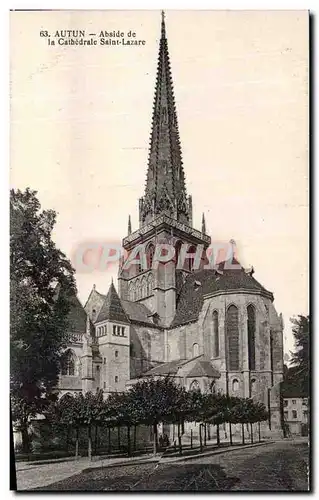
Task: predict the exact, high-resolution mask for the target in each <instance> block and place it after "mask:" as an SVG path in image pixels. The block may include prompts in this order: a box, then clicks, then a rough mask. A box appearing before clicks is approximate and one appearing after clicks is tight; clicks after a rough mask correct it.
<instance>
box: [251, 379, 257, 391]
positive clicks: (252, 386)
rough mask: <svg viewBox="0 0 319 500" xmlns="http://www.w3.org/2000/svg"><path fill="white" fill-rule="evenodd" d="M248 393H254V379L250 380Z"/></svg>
mask: <svg viewBox="0 0 319 500" xmlns="http://www.w3.org/2000/svg"><path fill="white" fill-rule="evenodd" d="M250 392H251V394H254V392H256V379H255V378H252V379H251V381H250Z"/></svg>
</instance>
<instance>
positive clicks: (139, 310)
mask: <svg viewBox="0 0 319 500" xmlns="http://www.w3.org/2000/svg"><path fill="white" fill-rule="evenodd" d="M121 303H122V306H123V309H124V311H125V313H126V314H127V316H128V317H129V318H130V320H131V321H133V322H136V323H146V324H149V325H152V326H156V325H154V323H153V321H152V313H151V311H150V310H149V309H148V308H147V307H146V306H145V305H144V304H140V303H139V302H131V301H130V300H121Z"/></svg>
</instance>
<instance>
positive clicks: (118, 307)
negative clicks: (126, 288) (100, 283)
mask: <svg viewBox="0 0 319 500" xmlns="http://www.w3.org/2000/svg"><path fill="white" fill-rule="evenodd" d="M107 319H108V320H111V321H120V322H124V323H129V321H130V320H129V318H128V316H127V315H126V313H125V311H124V309H123V306H122V303H121V300H120V298H119V296H118V294H117V291H116V290H115V286H114V284H113V282H112V283H111V286H110V288H109V291H108V293H107V295H106V297H105V300H104V303H103V305H102V307H101V310H100V312H99V315H98V317H97V319H96V323H99V322H100V321H105V320H107Z"/></svg>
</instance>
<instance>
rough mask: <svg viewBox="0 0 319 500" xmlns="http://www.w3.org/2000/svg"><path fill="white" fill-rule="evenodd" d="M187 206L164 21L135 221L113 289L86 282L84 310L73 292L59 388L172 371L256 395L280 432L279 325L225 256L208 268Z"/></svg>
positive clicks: (202, 238)
mask: <svg viewBox="0 0 319 500" xmlns="http://www.w3.org/2000/svg"><path fill="white" fill-rule="evenodd" d="M192 212H193V209H192V198H191V196H188V195H187V193H186V186H185V172H184V168H183V162H182V155H181V146H180V139H179V131H178V120H177V112H176V106H175V98H174V90H173V81H172V75H171V68H170V60H169V53H168V45H167V38H166V32H165V21H164V18H163V19H162V23H161V38H160V43H159V56H158V67H157V76H156V85H155V98H154V106H153V118H152V127H151V140H150V151H149V159H148V166H147V178H146V187H145V193H144V196H143V197H142V198H140V200H139V227H138V228H136V229H135V230H132V227H131V220H130V218H129V223H128V231H127V235H126V236H125V237H124V239H123V248H124V250H125V254H126V258H125V259H124V258H122V260H121V262H120V265H119V272H118V291H117V290H116V288H115V286H114V284H113V282H112V283H111V285H110V288H109V290H108V292H107V293H106V294H104V293H100V292H99V291H97V290H96V288H95V286H93V288H92V291H91V293H90V295H89V297H88V300H87V302H86V304H85V306H84V308H83V307H82V306H81V304H80V302H79V301H78V300H77V299H76V298H74V303H73V304H72V310H71V313H70V332H71V333H72V341H71V343H70V346H69V348H68V349H67V350H66V352H65V353H64V358H63V361H62V367H61V376H60V383H59V390H60V394H61V395H63V394H66V393H76V392H78V391H88V390H93V391H95V390H96V389H98V388H99V389H103V391H104V393H105V396H106V397H107V395H108V394H110V393H112V392H114V391H125V390H126V389H127V387H128V386H129V385H130V384H133V383H134V382H135V381H136V380H138V379H140V378H141V377H148V376H151V375H153V376H164V375H166V374H170V375H172V376H174V377H175V378H176V381H177V382H178V383H181V384H183V385H184V386H185V387H187V388H200V389H201V390H210V389H211V388H212V387H214V388H215V389H217V390H221V391H223V392H227V393H229V394H231V395H237V396H243V397H254V398H256V399H258V400H262V401H263V402H264V403H265V404H266V406H267V407H268V408H269V409H271V411H272V418H273V424H272V425H273V427H274V426H275V427H278V428H279V427H280V425H281V424H280V397H279V387H280V382H281V380H282V377H283V323H282V318H281V315H278V314H277V312H276V309H275V307H274V297H273V294H272V293H271V292H270V291H268V290H266V289H265V288H264V287H263V286H262V285H261V284H260V283H259V282H258V281H257V280H256V279H255V278H254V270H253V268H252V269H248V270H247V269H244V268H243V267H242V266H241V265H240V264H239V263H238V262H237V260H236V259H235V257H234V255H233V254H232V253H230V256H228V257H227V258H226V257H225V258H224V259H220V260H219V261H217V264H216V263H215V264H216V265H214V266H212V265H210V260H209V254H208V251H207V250H209V248H210V245H211V238H210V236H209V235H208V234H207V233H206V224H205V217H204V215H203V219H202V227H201V230H197V229H195V228H194V227H193V214H192ZM165 245H166V246H167V247H165ZM230 247H232V243H230ZM159 248H160V250H159ZM163 248H164V250H165V248H167V250H166V253H165V252H163ZM170 249H173V252H171V250H170ZM159 252H162V253H161V255H160V257H161V258H162V260H160V259H159ZM170 252H171V254H170Z"/></svg>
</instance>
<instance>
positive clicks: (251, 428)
mask: <svg viewBox="0 0 319 500" xmlns="http://www.w3.org/2000/svg"><path fill="white" fill-rule="evenodd" d="M250 441H251V443H253V442H254V436H253V424H250Z"/></svg>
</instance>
